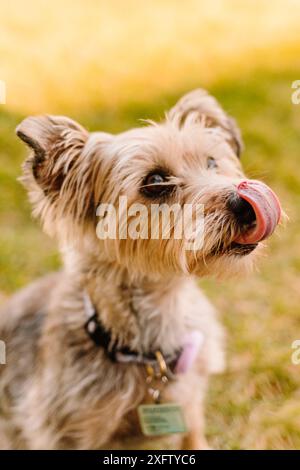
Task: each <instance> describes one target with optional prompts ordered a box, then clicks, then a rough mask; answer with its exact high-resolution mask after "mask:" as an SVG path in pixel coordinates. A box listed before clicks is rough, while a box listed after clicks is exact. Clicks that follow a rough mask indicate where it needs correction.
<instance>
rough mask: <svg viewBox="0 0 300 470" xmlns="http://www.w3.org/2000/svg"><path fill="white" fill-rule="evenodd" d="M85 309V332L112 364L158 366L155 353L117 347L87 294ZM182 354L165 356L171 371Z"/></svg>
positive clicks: (179, 351)
mask: <svg viewBox="0 0 300 470" xmlns="http://www.w3.org/2000/svg"><path fill="white" fill-rule="evenodd" d="M84 308H85V312H86V315H87V317H88V319H87V321H86V322H85V324H84V329H85V331H86V332H87V334H88V336H89V337H90V338H91V340H92V341H93V342H94V344H95V345H96V346H98V347H102V348H103V349H104V350H105V352H106V355H107V356H108V357H109V359H110V360H111V361H112V362H119V363H136V364H144V365H147V364H156V362H157V358H156V355H155V353H154V352H149V353H147V354H140V353H138V352H137V351H134V350H132V349H130V348H129V347H127V346H123V347H121V348H120V347H117V341H113V340H112V335H111V332H110V331H109V330H107V329H106V328H105V326H104V325H103V323H102V322H101V320H100V317H99V315H98V313H97V311H96V309H95V307H94V305H93V304H92V302H91V299H90V297H89V295H88V294H87V292H85V293H84ZM180 354H181V349H180V350H177V351H175V353H174V354H172V355H164V360H165V362H166V364H167V365H168V366H169V368H170V370H171V371H173V370H174V368H175V366H176V363H177V360H178V358H179V356H180Z"/></svg>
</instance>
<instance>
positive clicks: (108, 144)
mask: <svg viewBox="0 0 300 470" xmlns="http://www.w3.org/2000/svg"><path fill="white" fill-rule="evenodd" d="M17 135H18V136H19V137H20V138H21V139H22V140H23V141H24V142H25V143H26V144H27V145H28V146H29V147H30V148H31V150H32V152H31V156H30V157H29V158H28V159H27V161H26V162H25V164H24V168H23V170H24V174H23V177H22V182H23V183H24V185H25V187H26V188H27V189H28V192H29V196H30V200H31V202H32V205H33V208H34V215H35V216H39V217H40V219H41V220H42V222H43V226H44V228H45V231H46V232H47V233H48V234H50V235H51V236H54V237H56V238H57V240H58V241H59V244H60V249H61V252H62V254H63V258H64V269H63V271H61V272H59V273H57V274H51V275H49V276H47V277H45V278H43V279H41V280H38V281H36V282H34V283H33V284H31V285H30V286H28V287H26V288H25V289H24V290H22V291H21V292H19V293H17V294H16V295H14V296H13V297H12V298H11V299H10V301H9V302H8V304H7V305H6V306H5V307H4V308H3V309H2V311H1V314H0V339H1V340H4V341H5V343H6V348H7V364H6V365H5V366H1V368H0V373H1V375H0V384H1V388H0V410H1V413H0V443H1V446H2V447H3V448H13V449H20V448H25V449H101V448H106V449H112V448H118V447H120V446H126V445H128V443H129V445H131V446H132V443H133V442H141V443H140V444H139V445H144V446H146V447H148V448H149V447H151V445H154V441H153V439H155V447H156V448H159V447H161V448H164V447H162V446H165V447H167V448H170V446H171V447H173V448H187V449H205V448H207V444H206V441H205V437H204V422H203V400H204V394H205V390H206V387H207V381H208V377H209V375H210V374H211V373H215V372H218V371H221V370H222V368H223V333H222V329H221V327H220V326H219V324H218V322H217V320H216V316H215V312H214V309H213V307H212V306H211V304H210V303H209V301H208V300H207V299H206V298H205V296H204V295H203V294H202V293H201V291H200V290H199V288H198V286H197V284H196V281H195V279H196V277H199V276H200V277H201V276H204V275H207V274H216V275H219V274H222V273H223V274H224V273H225V274H226V275H227V274H229V273H232V272H237V273H239V272H241V271H242V270H245V269H248V268H249V267H250V266H251V265H252V264H253V260H254V258H255V257H256V254H257V253H259V251H260V249H259V247H258V245H260V243H259V242H261V241H262V240H264V239H265V238H267V237H268V236H269V235H270V234H271V233H272V232H273V231H274V229H275V227H276V225H277V223H278V222H279V218H280V205H279V202H278V199H277V197H276V196H275V194H274V193H273V192H272V191H271V189H270V188H268V187H267V186H266V185H265V184H263V183H261V182H259V181H256V180H255V181H254V180H248V179H245V176H244V175H243V172H242V168H241V165H240V161H239V156H240V151H241V148H242V143H241V139H240V133H239V130H238V128H237V127H236V124H235V122H234V121H233V119H232V118H230V117H229V116H227V114H226V113H225V112H224V111H223V109H222V108H221V107H220V105H219V104H218V103H217V101H216V100H215V99H214V98H213V97H211V96H210V95H208V94H207V93H206V92H205V91H203V90H196V91H193V92H191V93H189V94H187V95H185V96H184V97H183V98H182V99H181V100H180V101H179V102H178V103H177V104H176V105H175V106H174V107H173V108H172V109H171V110H170V111H169V112H168V113H167V114H166V117H165V120H164V121H163V122H162V123H159V124H157V123H154V122H148V123H147V125H145V126H144V127H141V128H138V129H132V130H129V131H127V132H124V133H121V134H119V135H111V134H107V133H103V132H97V133H89V132H88V131H87V130H86V129H84V128H83V127H81V126H80V125H79V124H77V123H76V122H74V121H72V120H71V119H68V118H66V117H56V116H38V117H29V118H27V119H25V120H24V121H23V122H22V123H21V124H20V125H19V127H18V128H17ZM120 196H126V198H127V201H128V207H131V205H132V204H134V203H139V204H140V205H143V207H146V208H150V206H151V205H153V204H156V205H158V207H160V206H161V205H163V204H164V206H165V207H166V206H169V205H171V204H174V203H177V204H179V206H180V207H183V206H184V205H185V204H192V205H193V204H198V205H203V206H202V207H203V208H204V209H203V213H204V238H203V244H202V245H201V246H197V247H196V248H195V249H186V246H185V244H184V241H183V239H182V238H181V239H180V238H175V237H172V236H170V237H168V238H167V237H164V236H163V234H162V230H161V229H162V228H163V227H162V226H161V225H162V221H161V218H158V219H156V220H157V224H158V227H156V228H159V236H158V237H147V236H140V237H130V236H127V237H126V236H120V235H119V236H117V237H115V238H114V237H106V238H105V237H102V238H101V237H99V236H98V234H97V227H98V224H99V216H98V215H97V208H98V207H99V205H100V204H112V205H113V206H114V207H115V208H116V210H117V212H118V214H119V215H120V212H122V210H123V209H122V210H121V209H120V203H119V201H120ZM108 212H109V211H108ZM108 212H105V213H104V214H102V219H101V220H102V222H103V221H105V222H107V219H108V218H109V217H111V214H109V215H108ZM123 215H124V214H123ZM121 216H122V213H121ZM149 217H150V216H149ZM176 220H177V219H176V218H174V219H173V225H172V227H171V232H172V233H174V229H175V226H176V223H177V222H176ZM146 222H148V220H147V219H145V218H144V220H143V223H142V225H143V226H146V225H147V224H146ZM194 222H195V214H192V215H190V219H187V221H186V223H187V224H188V225H191V226H192V225H193V224H194ZM117 224H118V228H120V225H122V224H123V218H122V217H119V218H118V222H117ZM194 225H195V224H194ZM147 227H148V225H147ZM199 227H200V225H199ZM199 227H198V226H197V224H196V228H195V233H196V235H197V234H199V233H200V232H201V230H200V229H199ZM202 227H203V224H202ZM121 228H122V233H123V234H124V227H121ZM154 228H155V227H154ZM142 229H143V227H142ZM141 232H142V230H141ZM146 232H147V233H148V228H147V230H146ZM118 233H119V234H120V232H118ZM147 233H146V235H147ZM144 235H145V232H144ZM194 241H195V237H194ZM169 438H170V442H168V439H169ZM143 439H144V440H145V441H146V443H144V444H143ZM126 442H127V444H126Z"/></svg>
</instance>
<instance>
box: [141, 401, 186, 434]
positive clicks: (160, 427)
mask: <svg viewBox="0 0 300 470" xmlns="http://www.w3.org/2000/svg"><path fill="white" fill-rule="evenodd" d="M138 414H139V419H140V424H141V428H142V431H143V433H144V434H145V436H161V435H163V434H174V433H182V432H186V431H187V428H186V425H185V422H184V416H183V413H182V409H181V406H179V405H176V404H173V403H170V404H168V403H164V404H156V405H140V406H139V407H138Z"/></svg>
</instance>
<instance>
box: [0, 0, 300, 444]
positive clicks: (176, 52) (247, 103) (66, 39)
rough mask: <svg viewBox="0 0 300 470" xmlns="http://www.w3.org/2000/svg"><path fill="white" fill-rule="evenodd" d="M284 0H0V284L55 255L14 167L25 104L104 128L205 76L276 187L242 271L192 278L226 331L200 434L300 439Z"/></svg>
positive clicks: (22, 277) (296, 253) (124, 123)
mask: <svg viewBox="0 0 300 470" xmlns="http://www.w3.org/2000/svg"><path fill="white" fill-rule="evenodd" d="M299 23H300V3H299V2H298V1H297V0H284V1H281V0H277V1H273V2H270V1H267V0H262V1H255V0H254V1H250V0H244V1H242V2H241V1H234V0H227V1H226V0H225V1H221V0H220V1H217V0H211V1H210V2H204V1H199V0H198V1H196V0H186V1H185V2H179V1H176V0H173V1H169V0H154V1H152V2H147V1H146V0H140V1H138V0H123V1H121V0H111V1H110V2H105V1H99V0H98V1H96V0H85V1H83V0H74V1H70V0H64V1H63V2H61V1H58V0H52V2H46V1H42V0H27V2H25V3H24V2H21V1H20V0H11V1H10V2H5V3H4V2H3V1H0V30H1V36H0V80H3V81H5V83H6V88H7V102H6V104H5V105H0V163H1V164H0V227H1V230H0V272H1V277H0V297H1V296H2V298H5V296H7V295H8V294H10V293H11V292H13V291H14V290H15V289H17V288H19V287H22V286H23V285H25V284H26V283H28V282H30V281H31V280H32V279H34V278H35V277H37V276H40V275H42V274H44V273H46V272H48V271H49V270H52V269H56V268H57V267H58V266H59V257H58V254H57V252H56V247H55V244H53V243H52V242H51V241H50V240H49V239H48V238H46V237H45V236H44V235H43V234H42V232H41V230H40V227H39V226H38V224H37V223H36V222H33V221H32V220H31V217H30V208H29V204H28V202H27V198H26V194H25V192H24V190H23V189H22V187H21V186H20V185H19V183H18V182H17V181H16V178H17V177H18V176H19V175H20V165H21V162H22V161H23V159H24V157H25V155H26V150H25V149H24V146H23V145H22V144H21V143H20V142H18V141H17V139H16V137H15V135H14V129H15V127H16V125H17V123H18V122H19V121H20V120H21V119H22V118H23V117H24V116H25V115H27V114H34V113H61V114H68V115H70V116H71V117H73V118H75V119H77V120H79V121H80V122H81V123H82V124H84V125H85V126H87V127H88V128H89V129H90V130H107V131H110V132H118V131H121V130H125V129H126V128H128V127H131V126H135V125H137V124H138V119H139V118H152V119H159V118H160V117H161V116H163V112H164V110H165V109H167V108H168V107H169V106H171V105H172V104H174V102H175V100H176V99H177V98H178V97H179V96H180V95H181V94H182V93H184V92H186V91H188V90H190V89H191V88H193V87H198V86H202V87H207V88H208V89H209V91H210V92H211V93H213V94H215V95H216V97H217V98H218V99H219V100H220V101H221V103H222V104H223V106H224V107H225V109H227V110H228V111H229V112H230V113H231V114H232V115H234V116H235V117H236V118H237V120H238V122H239V124H240V126H241V128H242V131H243V135H244V139H245V142H246V151H245V154H244V156H243V162H244V167H245V170H246V172H247V174H248V175H249V176H251V177H255V178H262V179H264V181H266V182H267V183H268V184H270V185H271V186H272V187H273V188H274V189H275V190H276V191H277V192H278V194H279V195H280V197H281V199H282V202H283V205H284V208H285V210H286V211H287V213H288V215H289V218H290V221H289V223H288V225H287V228H286V229H285V230H279V231H278V233H277V235H275V236H274V237H273V239H272V240H271V241H270V242H269V243H268V244H269V249H268V256H266V257H265V258H264V259H263V260H261V263H260V269H259V272H256V273H253V274H252V275H250V276H249V278H248V279H244V278H243V279H235V280H229V281H222V282H220V281H218V285H217V286H216V281H212V280H204V281H203V283H202V284H203V286H204V288H205V290H206V291H207V292H208V294H209V296H210V297H211V298H212V299H213V301H214V303H215V304H216V305H217V306H218V308H219V310H220V311H221V314H222V319H223V322H224V323H225V325H226V328H227V331H228V346H227V350H228V370H227V372H226V374H225V375H224V376H222V377H216V378H213V380H212V381H211V385H210V389H209V393H208V400H207V402H208V403H207V423H208V425H207V432H208V437H209V440H210V443H211V445H212V446H214V447H216V448H222V449H240V448H241V449H245V448H250V449H296V448H300V401H299V400H300V366H298V367H297V366H294V365H292V364H291V359H290V358H291V343H292V341H293V340H295V339H298V338H299V337H300V312H299V305H300V298H299V292H300V277H299V271H300V230H299V229H300V213H299V212H300V211H299V209H300V171H299V161H300V151H299V150H300V105H298V106H296V105H293V104H292V102H291V93H292V89H291V84H292V82H293V81H294V80H296V79H299V78H300V43H299V39H300V38H299Z"/></svg>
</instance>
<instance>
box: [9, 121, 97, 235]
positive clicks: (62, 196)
mask: <svg viewBox="0 0 300 470" xmlns="http://www.w3.org/2000/svg"><path fill="white" fill-rule="evenodd" d="M16 133H17V135H18V137H20V139H22V140H23V141H24V142H25V143H26V144H27V145H28V146H29V148H30V149H31V150H32V153H31V155H30V156H29V157H28V158H27V160H26V161H25V163H24V165H23V176H22V177H21V178H20V180H21V182H22V183H23V184H24V186H25V187H26V189H27V190H28V191H29V196H30V199H31V202H32V203H33V206H34V214H35V215H39V216H41V218H42V219H43V221H44V224H45V225H47V224H48V225H50V224H52V225H53V227H52V228H53V230H52V228H51V229H49V230H48V229H47V231H48V232H53V231H54V230H55V228H54V225H56V221H58V220H60V221H61V219H62V218H64V219H67V218H68V220H72V221H73V222H74V221H76V222H78V221H80V222H82V221H83V219H84V220H86V219H87V215H89V214H91V213H92V211H94V199H93V197H94V193H93V175H94V173H93V172H94V169H95V165H93V162H92V160H93V158H94V157H95V155H94V154H93V153H92V152H90V151H89V149H88V148H87V145H86V144H87V140H88V138H89V135H90V134H89V133H88V131H87V130H86V129H84V128H83V127H82V126H80V125H79V124H78V123H76V122H75V121H73V120H71V119H69V118H67V117H63V116H36V117H29V118H27V119H25V120H24V121H23V122H21V124H20V125H19V126H18V127H17V129H16ZM97 170H98V167H97V168H96V170H95V171H97Z"/></svg>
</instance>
